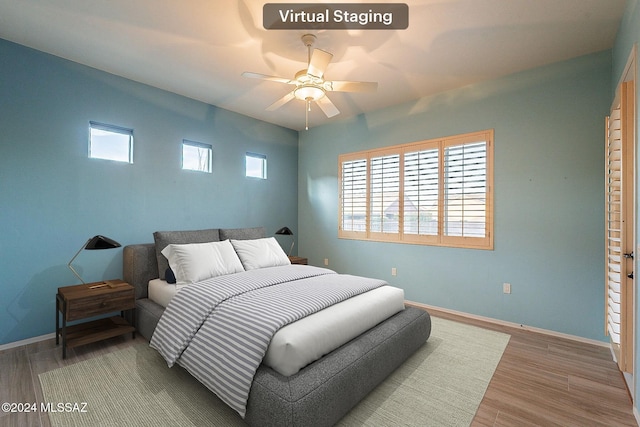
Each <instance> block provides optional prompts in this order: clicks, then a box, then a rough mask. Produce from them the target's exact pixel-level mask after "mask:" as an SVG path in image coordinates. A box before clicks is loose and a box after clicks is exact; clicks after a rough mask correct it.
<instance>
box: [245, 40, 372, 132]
mask: <svg viewBox="0 0 640 427" xmlns="http://www.w3.org/2000/svg"><path fill="white" fill-rule="evenodd" d="M301 40H302V43H303V44H304V45H305V46H306V47H307V69H305V70H300V71H298V72H297V73H296V74H295V76H294V78H293V79H286V78H283V77H276V76H268V75H265V74H260V73H251V72H244V73H242V75H243V76H244V77H249V78H257V79H262V80H268V81H275V82H278V83H285V84H290V85H295V89H293V90H292V91H291V92H289V93H287V94H286V95H284V96H283V97H282V98H280V99H278V100H277V101H276V102H274V103H273V104H271V105H270V106H268V107H267V111H273V110H276V109H278V108H280V107H282V106H283V105H285V104H286V103H288V102H289V101H291V100H292V99H299V100H301V101H304V102H305V104H306V105H305V129H307V130H308V129H309V111H311V103H312V102H315V103H317V105H318V107H320V110H322V112H323V113H324V114H325V115H326V116H327V117H333V116H336V115H338V114H340V111H339V110H338V109H337V108H336V106H335V105H334V104H333V102H331V100H330V99H329V97H328V96H327V92H372V91H375V90H376V89H377V87H378V83H375V82H350V81H328V80H325V79H324V77H323V76H324V72H325V70H326V69H327V66H328V65H329V62H331V58H333V55H332V54H331V53H329V52H325V51H324V50H321V49H314V50H313V53H312V52H311V47H312V46H313V44H314V43H315V41H316V36H315V35H313V34H305V35H303V36H302V37H301Z"/></svg>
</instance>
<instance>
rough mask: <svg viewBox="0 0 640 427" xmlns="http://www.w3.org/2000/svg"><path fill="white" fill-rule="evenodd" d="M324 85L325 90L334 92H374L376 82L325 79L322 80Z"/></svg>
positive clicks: (376, 87)
mask: <svg viewBox="0 0 640 427" xmlns="http://www.w3.org/2000/svg"><path fill="white" fill-rule="evenodd" d="M324 87H325V89H326V90H329V91H334V92H375V91H376V90H377V89H378V83H377V82H347V81H330V82H329V81H327V82H324Z"/></svg>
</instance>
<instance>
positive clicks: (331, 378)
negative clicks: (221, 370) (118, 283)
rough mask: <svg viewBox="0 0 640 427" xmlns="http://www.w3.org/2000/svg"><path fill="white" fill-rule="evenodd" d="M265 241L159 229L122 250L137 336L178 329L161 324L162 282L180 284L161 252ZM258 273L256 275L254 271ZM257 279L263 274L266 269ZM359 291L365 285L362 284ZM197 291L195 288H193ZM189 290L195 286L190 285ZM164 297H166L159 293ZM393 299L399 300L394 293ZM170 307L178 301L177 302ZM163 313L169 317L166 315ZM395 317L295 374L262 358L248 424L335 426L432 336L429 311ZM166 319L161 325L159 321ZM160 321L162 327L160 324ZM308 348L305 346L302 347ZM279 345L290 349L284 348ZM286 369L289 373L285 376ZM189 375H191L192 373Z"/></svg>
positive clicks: (239, 233)
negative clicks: (171, 276) (131, 289)
mask: <svg viewBox="0 0 640 427" xmlns="http://www.w3.org/2000/svg"><path fill="white" fill-rule="evenodd" d="M263 240H268V239H265V230H264V228H262V227H256V228H242V229H208V230H195V231H175V232H156V233H154V241H155V242H154V243H145V244H137V245H129V246H126V247H125V248H124V251H123V256H124V264H123V267H124V271H123V275H124V279H125V280H126V281H127V282H129V283H130V284H132V285H133V286H134V288H135V293H136V328H137V330H138V332H139V333H140V334H141V335H143V336H144V337H145V338H146V339H148V340H151V341H153V340H154V332H156V328H158V333H156V335H161V333H160V332H161V331H162V330H165V331H167V330H173V327H172V326H171V325H169V326H168V325H164V326H163V324H168V323H167V322H169V320H167V319H170V318H171V312H172V310H173V311H176V310H174V309H173V308H171V309H165V307H166V306H167V305H169V301H172V300H173V298H174V297H172V296H171V295H169V296H167V295H165V296H164V297H162V296H161V297H158V296H157V294H158V291H157V289H158V288H157V286H158V285H159V287H160V289H162V286H165V288H167V289H165V290H164V291H165V292H169V293H171V292H172V291H171V290H172V289H173V292H174V293H175V288H176V286H177V285H173V288H171V287H170V286H169V287H167V285H166V281H165V280H163V279H167V277H165V274H166V272H167V271H169V272H170V271H171V270H170V267H169V261H168V260H167V257H166V256H164V255H163V254H162V251H163V250H165V253H166V248H168V247H169V246H172V247H180V245H187V244H198V243H206V242H226V241H230V242H236V243H238V244H239V246H238V247H239V248H242V247H245V246H246V245H250V244H253V242H254V241H255V242H259V241H260V242H262V241H263ZM239 241H246V242H239ZM240 243H242V245H240ZM194 246H197V245H194ZM218 246H221V245H218ZM238 254H240V252H238ZM241 258H242V257H241ZM266 270H270V271H274V272H278V271H280V270H281V271H283V272H286V275H291V274H295V275H303V276H305V278H303V279H302V280H308V281H314V280H320V279H319V277H320V276H325V275H328V277H330V278H331V280H332V281H335V280H336V279H337V278H338V276H345V275H335V273H334V272H327V271H324V270H325V269H320V268H317V267H311V266H290V265H289V266H285V265H283V266H281V267H280V266H274V267H272V266H271V265H270V266H269V268H268V269H264V270H263V271H266ZM253 271H254V272H255V271H256V269H254V270H253ZM248 273H251V271H247V272H246V273H243V272H238V273H237V274H231V275H229V277H231V276H238V277H241V275H244V274H247V275H250V274H248ZM257 274H258V273H256V274H254V275H257ZM259 274H260V275H262V271H261V272H260V273H259ZM278 274H280V273H278ZM307 276H310V278H307ZM316 276H317V277H316ZM351 277H354V276H351ZM216 280H217V279H216ZM221 280H227V278H226V277H222V278H221ZM323 280H324V279H323ZM346 280H349V281H352V280H353V279H351V278H350V277H347V278H346ZM158 282H159V283H158ZM163 282H164V283H163ZM150 283H151V284H152V286H151V293H152V296H153V294H154V293H155V294H156V295H155V296H154V299H155V301H154V300H152V299H151V298H149V292H150V288H149V286H150ZM154 283H155V285H154ZM215 286H216V289H218V287H219V284H218V283H216V284H215ZM357 286H359V287H361V286H364V285H362V284H361V283H360V282H358V284H357ZM366 286H373V287H374V288H375V289H373V291H380V290H381V289H385V292H387V291H388V293H390V294H391V293H394V292H395V291H393V290H389V289H387V288H389V287H388V286H384V285H379V284H378V285H376V284H375V283H374V284H370V283H368V284H367V285H366ZM192 288H194V289H195V287H192ZM185 289H191V288H189V287H188V286H187V288H185ZM340 289H342V288H340ZM358 292H360V291H358ZM160 294H161V295H162V290H161V291H160ZM179 294H180V297H181V298H183V299H184V298H187V296H183V295H182V294H185V295H186V294H187V292H182V291H180V292H179ZM367 294H368V292H365V291H362V292H361V293H358V294H356V295H354V296H352V297H348V296H347V297H345V298H344V301H342V302H339V304H336V306H338V305H340V304H343V303H351V302H353V301H359V300H358V298H361V297H366V296H367ZM163 298H164V302H163ZM384 298H386V297H384ZM395 298H397V295H396V296H395ZM176 299H177V298H176ZM156 301H157V302H156ZM368 304H369V302H366V303H365V302H360V303H356V305H355V308H356V309H357V308H358V307H361V306H365V305H368ZM173 305H178V304H177V303H174V304H173ZM332 308H334V307H332ZM165 311H166V312H167V315H166V316H164V317H163V314H164V313H165ZM374 311H377V312H381V311H382V310H374ZM324 312H325V310H321V311H319V312H318V313H315V314H314V315H313V316H317V315H320V316H322V314H323V313H324ZM353 312H354V306H351V308H347V309H345V310H342V313H353ZM356 312H357V311H356ZM391 313H393V314H392V315H391V316H390V317H388V318H386V317H387V314H384V315H382V314H380V315H382V316H383V318H386V319H385V320H380V319H379V320H377V321H376V324H375V326H373V327H371V328H369V327H367V329H366V330H364V332H357V336H355V337H354V338H352V339H351V338H350V340H349V341H348V342H345V343H344V344H341V345H339V347H338V348H336V349H334V350H332V351H330V352H329V353H327V354H325V355H323V356H322V357H320V358H319V359H317V360H315V361H312V362H311V363H309V364H307V363H308V362H304V361H303V362H298V363H302V366H303V367H299V366H298V367H293V368H291V369H292V370H291V372H295V373H293V374H291V372H288V373H287V372H285V371H286V370H287V369H289V368H287V367H284V368H282V367H278V366H277V364H275V365H274V364H272V363H269V361H268V359H269V357H265V359H264V360H263V363H260V364H259V366H257V369H256V370H255V372H253V373H252V374H251V376H252V383H251V384H250V392H249V393H248V398H247V400H246V408H245V409H246V412H244V413H242V415H244V420H245V422H247V424H249V425H260V426H270V425H273V426H276V425H277V426H309V425H313V426H325V425H327V426H328V425H333V424H335V423H336V422H337V421H338V420H340V418H342V417H343V416H344V415H345V414H346V413H347V412H348V411H349V410H350V409H351V408H352V407H354V406H355V405H356V404H357V403H358V402H359V401H360V400H361V399H362V398H363V397H364V396H366V394H367V393H369V392H370V391H371V390H372V389H373V388H375V387H376V386H377V385H378V384H379V383H380V382H381V381H383V380H384V379H385V378H386V377H387V376H388V375H389V374H390V373H391V372H393V370H395V369H396V368H397V367H398V366H399V365H400V364H402V363H403V362H404V361H405V360H406V359H407V358H408V357H409V356H410V355H411V354H413V353H414V352H415V351H416V350H417V349H418V348H420V346H422V345H423V344H424V343H425V342H426V340H427V338H428V337H429V334H430V331H431V321H430V317H429V315H428V313H426V312H425V311H423V310H419V309H415V308H403V307H400V308H399V309H398V308H394V309H392V310H391ZM309 317H312V316H309ZM334 317H337V316H336V315H335V314H331V315H328V316H325V318H324V320H322V321H321V323H326V322H327V321H328V320H329V319H333V318H334ZM357 317H358V318H360V317H362V316H360V315H359V316H357ZM161 318H162V321H161V320H160V319H161ZM304 320H306V318H305V319H301V321H304ZM297 323H298V322H294V323H292V324H291V325H288V326H287V327H286V328H289V326H295V325H296V324H297ZM353 323H356V322H353ZM159 324H160V326H158V325H159ZM198 328H200V326H198ZM286 328H282V329H283V330H284V329H286ZM294 329H295V328H294ZM301 330H302V333H300V332H298V333H299V336H300V337H301V339H302V340H303V341H302V342H304V338H305V336H307V335H309V333H308V332H307V331H308V329H306V326H305V327H303V328H302V329H301ZM281 331H282V330H281ZM281 331H278V332H277V333H276V335H275V336H274V341H277V337H278V335H277V334H278V333H280V332H281ZM331 335H333V334H331ZM338 335H339V334H338ZM312 336H313V335H312ZM285 341H286V340H285ZM306 345H307V344H304V346H306ZM282 348H286V345H285V346H284V347H282ZM270 350H271V346H269V349H268V350H267V356H268V355H269V351H270ZM181 351H182V350H180V351H179V352H181ZM318 351H321V350H318ZM185 353H186V352H185ZM306 357H309V356H306ZM165 359H166V357H165ZM178 364H181V365H182V363H181V362H178ZM187 366H188V364H187ZM183 367H185V365H183ZM186 369H187V370H188V371H190V372H191V371H192V369H189V368H188V367H187V368H186ZM283 369H284V371H283ZM279 371H280V372H279ZM281 372H285V373H286V375H285V374H283V373H281ZM191 373H192V374H194V373H193V372H191ZM194 376H196V375H194ZM196 377H197V376H196ZM199 379H200V378H199ZM200 380H201V379H200ZM201 382H203V383H205V385H207V386H208V387H209V384H206V382H205V381H203V380H201ZM209 388H211V387H209ZM216 394H218V393H216ZM230 406H231V405H230ZM232 407H233V406H232Z"/></svg>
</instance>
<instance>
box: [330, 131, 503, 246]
mask: <svg viewBox="0 0 640 427" xmlns="http://www.w3.org/2000/svg"><path fill="white" fill-rule="evenodd" d="M480 142H485V143H486V146H485V151H484V154H485V157H484V159H483V160H484V162H485V163H484V164H485V168H484V170H485V175H484V185H485V186H484V189H485V192H484V200H485V202H484V228H485V232H484V236H483V237H472V236H468V235H447V234H446V231H445V229H444V224H445V202H446V200H445V187H444V186H445V182H447V179H446V178H445V176H444V174H445V173H446V167H447V165H445V159H444V157H445V156H444V153H445V150H446V149H447V148H449V147H456V146H461V145H467V144H469V145H470V144H473V143H480ZM434 150H437V153H438V155H437V163H438V166H437V168H436V167H435V166H433V167H432V169H428V170H430V173H431V174H435V173H437V177H438V178H437V202H436V201H435V198H434V197H433V196H431V197H432V198H431V199H430V200H431V201H433V205H434V206H435V207H433V208H432V210H434V212H435V211H437V219H435V220H434V221H432V222H436V224H437V226H436V227H435V228H434V227H433V224H431V225H432V227H431V228H432V229H433V231H432V232H431V234H421V233H420V232H417V233H410V232H406V230H405V218H406V217H405V200H406V197H408V196H406V195H405V184H406V183H405V167H406V163H405V155H406V154H407V153H412V154H415V153H416V152H426V151H434ZM493 152H494V130H493V129H488V130H482V131H478V132H471V133H467V134H462V135H455V136H450V137H444V138H436V139H431V140H424V141H416V142H411V143H407V144H400V145H394V146H390V147H383V148H377V149H371V150H365V151H359V152H355V153H345V154H341V155H339V156H338V237H339V238H341V239H355V240H370V241H378V242H396V243H407V244H418V245H431V246H446V247H457V248H470V249H484V250H493V234H494V233H493V228H494V224H493V210H494V198H493V175H494V172H493ZM396 155H397V156H399V163H398V171H399V178H398V179H399V184H398V188H399V192H398V196H397V200H396V201H395V205H397V206H394V208H397V221H398V224H397V232H395V231H394V232H384V231H380V230H377V231H373V230H372V214H371V205H372V200H371V197H372V196H371V194H372V189H371V186H372V183H371V179H372V178H371V173H372V172H371V160H372V159H376V158H380V157H385V156H386V157H388V156H396ZM365 161H366V173H365V178H364V185H365V187H366V190H365V192H364V194H363V193H362V192H360V196H359V197H356V199H357V200H358V202H359V203H360V205H359V206H361V205H362V203H363V202H364V203H366V205H365V206H366V208H365V211H366V213H365V214H364V219H362V218H360V221H359V222H360V224H361V225H360V228H361V229H358V230H355V229H354V227H353V221H352V220H351V219H346V217H345V215H347V216H349V215H351V216H353V213H354V208H353V200H354V197H353V194H351V193H353V185H354V183H353V181H352V180H351V178H349V179H347V175H346V173H347V172H346V171H343V166H344V165H349V166H351V165H353V164H354V162H359V163H360V165H362V162H365ZM432 163H433V161H432ZM345 167H346V166H345ZM434 171H436V172H434ZM421 177H422V175H420V173H419V176H418V179H420V178H421ZM343 181H344V182H343ZM355 184H360V185H361V186H362V185H363V182H362V181H358V182H356V183H355ZM359 188H362V187H359ZM432 188H434V189H435V187H432ZM394 191H395V190H394ZM432 192H433V191H432ZM347 193H349V195H347ZM391 194H395V193H394V192H393V191H392V192H391ZM349 196H351V197H349ZM347 198H348V200H347ZM450 200H451V199H450ZM464 202H465V200H463V201H462V205H465V203H464ZM347 208H348V209H347ZM360 209H361V208H360ZM417 209H418V212H420V207H418V208H417ZM461 209H463V208H461ZM479 211H480V212H482V211H481V210H479ZM359 212H360V211H359ZM462 212H463V214H462V215H464V210H462ZM378 216H379V213H378ZM435 217H436V216H435V215H434V218H435ZM463 218H464V217H463ZM347 223H349V224H350V225H351V227H350V229H344V227H343V226H344V225H346V224H347ZM417 224H418V225H417V227H418V229H419V227H420V224H421V223H420V213H418V220H417ZM464 224H465V222H464V221H461V227H462V228H461V230H464ZM436 230H437V231H436Z"/></svg>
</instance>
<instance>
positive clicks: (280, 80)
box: [242, 71, 295, 84]
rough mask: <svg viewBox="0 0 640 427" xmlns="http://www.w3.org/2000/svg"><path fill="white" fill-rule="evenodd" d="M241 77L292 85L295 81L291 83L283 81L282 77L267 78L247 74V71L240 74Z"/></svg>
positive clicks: (255, 74) (266, 76) (256, 74)
mask: <svg viewBox="0 0 640 427" xmlns="http://www.w3.org/2000/svg"><path fill="white" fill-rule="evenodd" d="M242 77H249V78H250V79H262V80H269V81H272V82H278V83H286V84H294V83H295V81H293V80H291V79H285V78H284V77H277V76H268V75H266V74H260V73H251V72H248V71H245V72H244V73H242Z"/></svg>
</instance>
